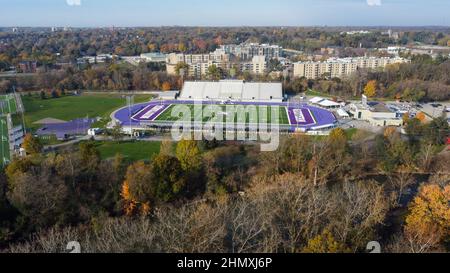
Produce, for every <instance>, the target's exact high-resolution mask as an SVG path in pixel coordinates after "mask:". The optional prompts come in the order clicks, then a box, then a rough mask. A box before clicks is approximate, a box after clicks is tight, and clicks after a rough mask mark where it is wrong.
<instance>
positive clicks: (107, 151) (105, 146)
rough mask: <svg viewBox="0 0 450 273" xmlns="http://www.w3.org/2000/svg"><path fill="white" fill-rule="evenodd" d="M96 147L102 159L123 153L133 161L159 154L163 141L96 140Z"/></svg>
mask: <svg viewBox="0 0 450 273" xmlns="http://www.w3.org/2000/svg"><path fill="white" fill-rule="evenodd" d="M95 145H96V147H97V149H98V150H99V152H100V156H101V158H102V159H108V158H113V157H114V156H116V154H121V155H122V156H123V157H124V158H125V159H126V160H128V161H130V162H133V161H137V160H149V159H150V158H151V157H152V156H153V155H155V154H158V153H159V150H160V146H161V142H157V141H156V142H147V141H128V142H113V141H108V142H100V141H99V142H96V144H95Z"/></svg>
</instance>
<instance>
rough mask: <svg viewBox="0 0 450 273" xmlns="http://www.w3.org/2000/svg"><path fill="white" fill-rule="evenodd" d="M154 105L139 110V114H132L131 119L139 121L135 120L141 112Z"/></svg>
mask: <svg viewBox="0 0 450 273" xmlns="http://www.w3.org/2000/svg"><path fill="white" fill-rule="evenodd" d="M153 106H154V105H152V104H151V105H147V106H146V107H144V108H143V109H142V110H140V111H139V112H137V113H136V114H134V115H133V116H132V117H131V119H132V120H135V121H139V120H138V119H136V116H139V115H140V114H141V113H142V112H144V111H145V110H147V109H148V108H149V107H153Z"/></svg>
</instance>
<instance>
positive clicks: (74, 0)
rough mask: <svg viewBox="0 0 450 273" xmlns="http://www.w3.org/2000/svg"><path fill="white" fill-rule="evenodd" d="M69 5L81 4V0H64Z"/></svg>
mask: <svg viewBox="0 0 450 273" xmlns="http://www.w3.org/2000/svg"><path fill="white" fill-rule="evenodd" d="M66 2H67V5H69V6H81V0H66Z"/></svg>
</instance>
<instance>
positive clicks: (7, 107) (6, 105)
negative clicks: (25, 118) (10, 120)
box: [0, 95, 17, 115]
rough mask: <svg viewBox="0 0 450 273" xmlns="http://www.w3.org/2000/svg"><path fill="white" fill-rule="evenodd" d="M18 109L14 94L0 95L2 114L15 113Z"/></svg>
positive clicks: (0, 111) (0, 112)
mask: <svg viewBox="0 0 450 273" xmlns="http://www.w3.org/2000/svg"><path fill="white" fill-rule="evenodd" d="M16 111H17V105H16V99H15V98H14V96H13V95H0V114H2V115H4V114H8V113H9V114H14V113H16Z"/></svg>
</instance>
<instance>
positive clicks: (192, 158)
mask: <svg viewBox="0 0 450 273" xmlns="http://www.w3.org/2000/svg"><path fill="white" fill-rule="evenodd" d="M175 154H176V157H177V159H178V160H179V161H180V164H181V168H182V169H183V171H185V172H197V171H199V170H200V169H201V166H202V156H201V153H200V149H199V147H198V143H197V141H195V140H184V139H183V140H181V141H180V142H178V144H177V148H176V151H175Z"/></svg>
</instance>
